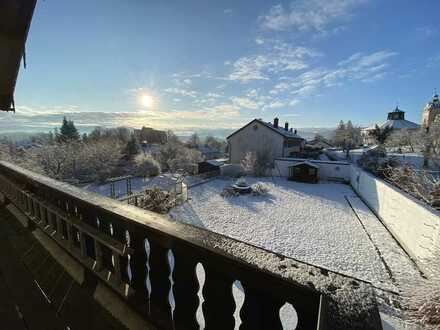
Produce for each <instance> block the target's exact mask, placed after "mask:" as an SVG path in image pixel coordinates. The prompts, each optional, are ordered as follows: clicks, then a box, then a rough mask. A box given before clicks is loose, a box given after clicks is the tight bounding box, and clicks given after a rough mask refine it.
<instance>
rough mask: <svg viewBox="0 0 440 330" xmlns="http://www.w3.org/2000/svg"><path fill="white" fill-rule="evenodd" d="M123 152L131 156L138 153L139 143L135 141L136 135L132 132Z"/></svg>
mask: <svg viewBox="0 0 440 330" xmlns="http://www.w3.org/2000/svg"><path fill="white" fill-rule="evenodd" d="M124 153H125V154H126V155H127V156H129V157H132V156H134V155H136V154H137V153H139V145H138V143H137V141H136V137H135V136H134V134H131V136H130V140H128V142H127V146H126V147H125V152H124Z"/></svg>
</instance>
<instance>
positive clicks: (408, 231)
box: [351, 165, 440, 270]
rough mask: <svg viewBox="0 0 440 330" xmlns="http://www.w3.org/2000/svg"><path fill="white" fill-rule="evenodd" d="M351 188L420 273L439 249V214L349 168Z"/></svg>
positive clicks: (396, 190)
mask: <svg viewBox="0 0 440 330" xmlns="http://www.w3.org/2000/svg"><path fill="white" fill-rule="evenodd" d="M351 185H352V187H353V189H354V190H355V191H356V192H357V193H358V194H359V196H360V197H361V198H362V199H363V200H364V202H365V203H366V204H367V205H368V206H369V207H370V208H371V209H372V210H373V211H374V212H375V213H376V215H377V216H378V217H379V218H380V219H381V221H382V222H383V223H384V225H385V226H386V227H387V228H388V230H389V231H390V232H391V233H392V234H393V236H394V238H396V239H397V240H398V241H399V242H400V244H401V245H402V246H403V248H404V249H405V251H406V252H407V253H408V254H409V255H410V256H411V257H412V258H413V259H414V260H415V262H416V263H417V264H418V265H419V267H420V268H421V269H422V270H426V266H425V265H426V264H427V263H428V262H429V260H430V259H432V257H433V253H434V251H435V249H436V247H440V212H438V211H435V210H434V209H432V208H430V207H428V206H427V205H425V204H423V203H422V202H420V201H418V200H417V199H415V198H413V197H412V196H410V195H408V194H406V193H404V192H403V191H401V190H399V189H397V188H395V187H393V186H391V185H389V184H388V183H386V182H384V181H382V180H380V179H378V178H376V177H374V176H372V175H371V174H369V173H367V172H365V171H363V170H361V169H360V168H358V167H356V166H354V165H352V166H351Z"/></svg>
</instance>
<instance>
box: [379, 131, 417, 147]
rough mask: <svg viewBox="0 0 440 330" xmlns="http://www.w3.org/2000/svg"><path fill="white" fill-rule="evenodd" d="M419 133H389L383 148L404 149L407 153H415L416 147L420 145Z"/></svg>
mask: <svg viewBox="0 0 440 330" xmlns="http://www.w3.org/2000/svg"><path fill="white" fill-rule="evenodd" d="M419 140H420V135H419V131H418V130H417V131H414V130H408V129H400V130H395V131H393V132H391V134H390V136H389V137H388V139H387V140H386V142H385V146H387V147H394V148H399V150H402V149H406V150H408V151H409V152H415V150H416V147H417V146H418V145H419V144H420V142H419Z"/></svg>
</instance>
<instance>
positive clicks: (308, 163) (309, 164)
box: [289, 161, 319, 168]
mask: <svg viewBox="0 0 440 330" xmlns="http://www.w3.org/2000/svg"><path fill="white" fill-rule="evenodd" d="M299 165H307V166H310V167H314V168H319V166H318V165H315V164H312V163H310V162H308V161H305V162H300V163H296V164H292V165H291V166H289V167H296V166H299Z"/></svg>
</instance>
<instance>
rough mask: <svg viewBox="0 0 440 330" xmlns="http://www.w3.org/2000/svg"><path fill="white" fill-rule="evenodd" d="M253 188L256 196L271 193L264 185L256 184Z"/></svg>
mask: <svg viewBox="0 0 440 330" xmlns="http://www.w3.org/2000/svg"><path fill="white" fill-rule="evenodd" d="M251 188H252V195H254V196H265V195H267V194H268V193H269V188H268V187H267V186H266V185H264V184H262V183H256V184H254V185H252V187H251Z"/></svg>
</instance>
